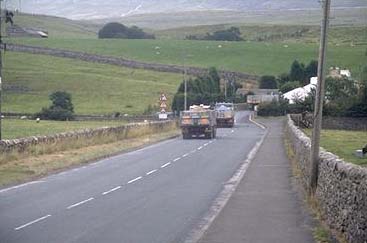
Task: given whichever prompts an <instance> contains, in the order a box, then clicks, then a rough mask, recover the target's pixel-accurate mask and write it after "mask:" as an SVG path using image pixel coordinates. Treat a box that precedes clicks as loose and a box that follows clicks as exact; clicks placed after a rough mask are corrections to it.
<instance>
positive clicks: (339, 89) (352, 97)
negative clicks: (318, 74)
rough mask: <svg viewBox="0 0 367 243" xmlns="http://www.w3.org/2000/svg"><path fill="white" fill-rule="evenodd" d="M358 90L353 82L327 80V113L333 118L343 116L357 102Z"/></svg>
mask: <svg viewBox="0 0 367 243" xmlns="http://www.w3.org/2000/svg"><path fill="white" fill-rule="evenodd" d="M357 93H358V89H357V86H356V85H355V83H354V81H353V80H350V79H348V78H346V77H343V78H331V77H329V78H327V79H326V80H325V99H326V101H327V102H326V104H325V113H326V114H327V115H331V116H339V115H343V114H344V113H345V111H346V110H347V109H349V108H350V107H351V106H353V105H354V104H355V103H356V102H357V100H358V97H357Z"/></svg>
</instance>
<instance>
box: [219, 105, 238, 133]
mask: <svg viewBox="0 0 367 243" xmlns="http://www.w3.org/2000/svg"><path fill="white" fill-rule="evenodd" d="M215 112H216V117H217V118H216V120H217V126H218V127H233V126H234V115H235V112H234V105H233V103H216V104H215Z"/></svg>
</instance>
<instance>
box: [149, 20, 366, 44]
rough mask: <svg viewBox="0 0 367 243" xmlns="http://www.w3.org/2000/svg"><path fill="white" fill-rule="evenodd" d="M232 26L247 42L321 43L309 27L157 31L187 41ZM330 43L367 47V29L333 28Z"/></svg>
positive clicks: (203, 27)
mask: <svg viewBox="0 0 367 243" xmlns="http://www.w3.org/2000/svg"><path fill="white" fill-rule="evenodd" d="M232 26H236V27H239V28H240V31H241V34H242V38H243V39H245V40H248V41H267V42H298V43H318V42H319V37H320V27H319V26H311V25H309V26H307V25H264V24H263V25H246V24H220V25H201V26H193V27H182V28H174V29H166V30H157V31H155V34H156V37H157V38H159V39H185V37H186V36H188V35H195V36H199V37H203V36H205V35H206V33H213V32H215V31H218V30H224V29H228V28H230V27H232ZM329 43H332V44H345V43H348V44H349V43H365V44H367V26H353V27H350V26H349V27H347V26H331V28H330V31H329Z"/></svg>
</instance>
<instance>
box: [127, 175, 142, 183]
mask: <svg viewBox="0 0 367 243" xmlns="http://www.w3.org/2000/svg"><path fill="white" fill-rule="evenodd" d="M142 178H143V177H141V176H139V177H137V178H135V179H132V180H131V181H128V183H127V184H131V183H134V182H136V181H138V180H140V179H142Z"/></svg>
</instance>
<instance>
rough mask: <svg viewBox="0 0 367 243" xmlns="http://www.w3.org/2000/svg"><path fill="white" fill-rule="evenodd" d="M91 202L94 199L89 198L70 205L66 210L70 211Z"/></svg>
mask: <svg viewBox="0 0 367 243" xmlns="http://www.w3.org/2000/svg"><path fill="white" fill-rule="evenodd" d="M92 200H94V197H91V198H88V199H86V200H84V201H81V202H78V203H75V204H73V205H70V206H69V207H67V209H72V208H75V207H78V206H80V205H82V204H84V203H87V202H89V201H92Z"/></svg>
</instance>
